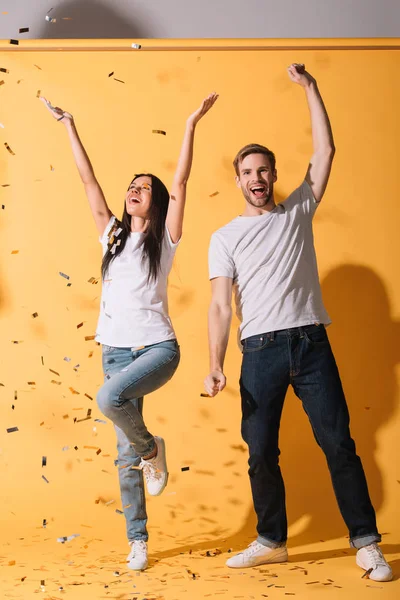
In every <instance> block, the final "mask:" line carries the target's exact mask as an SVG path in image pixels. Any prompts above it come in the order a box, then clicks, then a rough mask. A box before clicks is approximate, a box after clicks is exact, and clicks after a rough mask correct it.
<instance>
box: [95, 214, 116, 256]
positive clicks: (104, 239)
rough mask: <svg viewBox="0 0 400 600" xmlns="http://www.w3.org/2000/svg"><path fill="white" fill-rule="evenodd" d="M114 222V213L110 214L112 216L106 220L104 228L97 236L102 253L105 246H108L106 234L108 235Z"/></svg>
mask: <svg viewBox="0 0 400 600" xmlns="http://www.w3.org/2000/svg"><path fill="white" fill-rule="evenodd" d="M114 223H115V217H114V215H112V217H111V218H110V220H109V221H108V223H107V225H106V228H105V230H104V231H103V235H101V236H100V237H99V242H100V244H101V245H102V246H103V254H104V253H105V252H106V251H107V246H108V236H109V235H110V231H111V228H112V226H113V225H114Z"/></svg>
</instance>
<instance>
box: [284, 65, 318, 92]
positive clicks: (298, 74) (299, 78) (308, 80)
mask: <svg viewBox="0 0 400 600" xmlns="http://www.w3.org/2000/svg"><path fill="white" fill-rule="evenodd" d="M287 72H288V75H289V77H290V79H291V81H293V83H298V84H299V85H301V86H302V87H304V88H305V87H308V86H309V85H311V84H312V83H316V81H315V79H314V77H312V75H310V73H308V72H307V71H306V67H305V65H303V64H300V63H292V64H291V65H290V66H289V67H288V68H287Z"/></svg>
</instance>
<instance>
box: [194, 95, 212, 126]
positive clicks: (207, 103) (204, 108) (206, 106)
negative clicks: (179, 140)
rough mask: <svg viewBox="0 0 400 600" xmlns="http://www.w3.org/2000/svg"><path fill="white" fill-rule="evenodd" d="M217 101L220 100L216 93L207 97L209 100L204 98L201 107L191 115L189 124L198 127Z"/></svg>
mask: <svg viewBox="0 0 400 600" xmlns="http://www.w3.org/2000/svg"><path fill="white" fill-rule="evenodd" d="M217 99H218V94H216V93H215V92H213V93H212V94H209V96H207V98H204V100H203V102H202V103H201V105H200V107H199V108H198V109H197V110H196V111H195V112H194V113H193V114H191V115H190V117H189V118H188V120H187V122H188V124H190V125H197V123H198V122H199V121H200V119H202V118H203V117H204V115H205V114H207V113H208V111H209V110H210V108H211V107H212V106H214V104H215V102H216V101H217Z"/></svg>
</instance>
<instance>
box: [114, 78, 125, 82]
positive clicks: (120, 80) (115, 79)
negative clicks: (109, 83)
mask: <svg viewBox="0 0 400 600" xmlns="http://www.w3.org/2000/svg"><path fill="white" fill-rule="evenodd" d="M114 81H118V82H119V83H125V81H122V79H117V78H116V77H114Z"/></svg>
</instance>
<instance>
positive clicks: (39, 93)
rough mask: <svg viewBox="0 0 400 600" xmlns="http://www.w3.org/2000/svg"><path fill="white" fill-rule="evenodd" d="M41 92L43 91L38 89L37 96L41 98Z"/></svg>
mask: <svg viewBox="0 0 400 600" xmlns="http://www.w3.org/2000/svg"><path fill="white" fill-rule="evenodd" d="M41 93H42V92H41V91H40V90H38V91H37V92H36V98H40V96H41Z"/></svg>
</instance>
